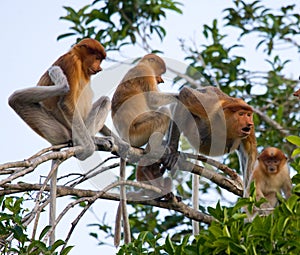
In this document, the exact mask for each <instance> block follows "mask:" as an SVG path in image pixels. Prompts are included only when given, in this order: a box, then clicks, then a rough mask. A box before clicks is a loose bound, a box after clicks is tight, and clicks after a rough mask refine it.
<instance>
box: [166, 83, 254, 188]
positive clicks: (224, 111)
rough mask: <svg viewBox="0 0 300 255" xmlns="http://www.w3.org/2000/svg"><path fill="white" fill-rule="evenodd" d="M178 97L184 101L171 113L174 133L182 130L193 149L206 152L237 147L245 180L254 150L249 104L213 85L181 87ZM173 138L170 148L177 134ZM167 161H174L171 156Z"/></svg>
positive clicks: (223, 151) (217, 152)
mask: <svg viewBox="0 0 300 255" xmlns="http://www.w3.org/2000/svg"><path fill="white" fill-rule="evenodd" d="M179 100H180V101H181V102H182V104H183V105H182V106H178V108H177V110H176V114H175V117H174V119H175V120H174V121H175V124H176V125H177V127H174V128H175V129H177V130H178V131H172V132H173V133H174V134H176V133H177V136H178V135H179V133H180V132H183V134H184V135H185V136H186V137H187V139H188V141H189V142H190V143H191V145H192V146H193V147H194V148H195V149H197V150H198V151H199V152H200V153H202V154H205V155H208V156H220V155H224V154H226V153H232V152H233V151H237V152H238V155H239V158H240V163H241V169H242V171H243V175H244V182H245V183H246V184H247V181H248V178H249V175H250V173H251V172H252V170H253V167H254V162H255V160H256V154H257V150H256V139H255V133H254V123H253V109H252V108H251V106H249V105H248V104H247V103H246V102H244V101H243V100H242V99H239V98H234V97H230V96H228V95H226V94H225V93H223V92H222V91H221V90H219V89H218V88H216V87H212V86H208V87H204V88H202V89H197V90H196V89H192V88H188V87H184V88H183V89H182V90H181V91H180V93H179ZM174 128H173V130H174ZM174 136H176V135H174ZM172 137H173V135H172ZM173 140H174V142H171V143H170V148H171V150H172V151H175V150H177V147H178V138H177V139H176V138H175V139H173ZM170 162H172V163H171V165H172V164H173V165H174V160H171V161H170Z"/></svg>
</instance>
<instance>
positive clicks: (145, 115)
mask: <svg viewBox="0 0 300 255" xmlns="http://www.w3.org/2000/svg"><path fill="white" fill-rule="evenodd" d="M165 72H166V65H165V62H164V61H163V60H162V59H161V58H160V57H159V56H157V55H155V54H147V55H145V56H144V57H143V58H142V59H141V60H140V61H139V62H138V63H137V65H136V66H134V67H133V68H131V69H130V70H129V71H128V72H127V73H126V75H125V76H124V78H123V79H122V81H121V82H120V84H119V85H118V87H117V89H116V91H115V93H114V95H113V98H112V119H113V123H114V126H115V128H116V130H117V131H118V133H119V135H120V136H121V138H122V139H123V140H125V141H126V142H128V143H130V144H131V145H132V146H134V147H140V146H143V145H145V144H147V149H146V150H147V151H148V152H149V151H150V153H151V151H153V152H157V151H161V153H163V150H164V148H163V147H162V139H163V136H164V134H165V133H166V131H167V129H168V127H169V122H170V117H169V115H170V113H169V110H168V109H167V108H165V107H162V106H164V105H166V104H169V103H171V102H174V101H175V97H174V96H173V95H171V94H163V93H161V92H160V91H159V89H158V86H157V85H158V84H159V83H162V82H164V81H163V79H162V77H161V75H162V74H164V73H165ZM158 161H159V159H157V160H156V161H155V160H154V161H149V160H148V159H147V157H144V159H141V161H140V162H139V164H138V166H137V170H136V178H137V180H138V181H145V182H149V181H150V182H151V183H152V184H154V185H156V186H158V187H160V188H163V189H165V185H169V184H170V182H169V180H165V179H164V178H161V177H162V175H163V171H161V168H160V164H159V163H158ZM168 189H169V192H170V190H171V187H169V188H168Z"/></svg>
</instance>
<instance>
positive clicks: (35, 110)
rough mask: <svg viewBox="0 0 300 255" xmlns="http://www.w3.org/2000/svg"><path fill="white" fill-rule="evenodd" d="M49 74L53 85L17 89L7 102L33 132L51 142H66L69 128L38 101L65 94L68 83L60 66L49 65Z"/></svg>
mask: <svg viewBox="0 0 300 255" xmlns="http://www.w3.org/2000/svg"><path fill="white" fill-rule="evenodd" d="M49 75H50V77H51V79H54V83H55V86H37V87H32V88H28V89H23V90H18V91H16V92H14V93H13V94H12V95H11V96H10V97H9V100H8V103H9V105H10V106H11V107H12V108H13V109H14V110H15V111H16V113H17V114H18V115H19V116H20V117H21V118H22V119H23V120H24V121H25V122H26V123H27V124H28V125H29V126H30V127H31V128H32V129H33V130H34V131H35V132H37V133H38V134H39V135H41V136H42V137H44V138H45V139H46V140H48V141H49V142H50V143H51V144H61V143H66V142H68V141H70V139H71V132H70V130H68V129H67V128H66V127H65V126H64V125H63V124H61V123H60V122H59V121H58V120H57V119H56V118H55V116H54V115H53V114H52V113H51V112H49V111H47V110H46V109H45V108H44V107H43V106H42V104H41V103H40V101H43V100H44V99H47V98H49V97H54V96H61V95H65V94H67V93H68V91H69V85H68V82H67V79H66V77H65V75H64V74H63V73H62V70H61V68H60V67H57V66H53V67H51V68H50V69H49Z"/></svg>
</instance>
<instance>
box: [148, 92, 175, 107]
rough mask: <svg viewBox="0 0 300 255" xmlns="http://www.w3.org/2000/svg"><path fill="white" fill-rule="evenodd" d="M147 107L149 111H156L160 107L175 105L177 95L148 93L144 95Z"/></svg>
mask: <svg viewBox="0 0 300 255" xmlns="http://www.w3.org/2000/svg"><path fill="white" fill-rule="evenodd" d="M145 97H146V100H147V105H148V106H149V107H150V108H151V109H157V108H158V107H160V106H163V105H167V104H170V103H175V102H177V101H178V94H176V93H163V92H157V91H150V92H146V93H145Z"/></svg>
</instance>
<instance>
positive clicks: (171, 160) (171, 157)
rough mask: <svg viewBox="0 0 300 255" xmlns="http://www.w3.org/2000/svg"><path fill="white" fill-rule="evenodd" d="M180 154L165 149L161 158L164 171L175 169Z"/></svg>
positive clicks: (170, 149) (171, 149) (170, 148)
mask: <svg viewBox="0 0 300 255" xmlns="http://www.w3.org/2000/svg"><path fill="white" fill-rule="evenodd" d="M179 157H180V153H179V152H178V151H177V150H175V149H173V148H172V147H166V150H165V154H164V155H163V157H162V164H163V167H164V168H165V169H168V170H173V169H176V167H177V164H176V163H177V161H178V159H179Z"/></svg>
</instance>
